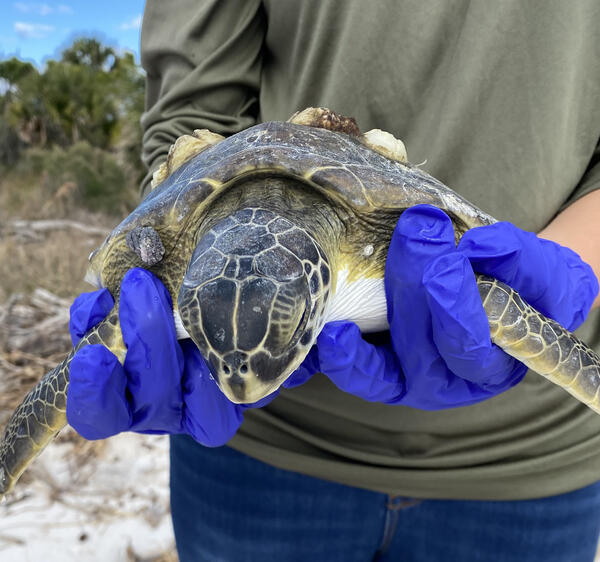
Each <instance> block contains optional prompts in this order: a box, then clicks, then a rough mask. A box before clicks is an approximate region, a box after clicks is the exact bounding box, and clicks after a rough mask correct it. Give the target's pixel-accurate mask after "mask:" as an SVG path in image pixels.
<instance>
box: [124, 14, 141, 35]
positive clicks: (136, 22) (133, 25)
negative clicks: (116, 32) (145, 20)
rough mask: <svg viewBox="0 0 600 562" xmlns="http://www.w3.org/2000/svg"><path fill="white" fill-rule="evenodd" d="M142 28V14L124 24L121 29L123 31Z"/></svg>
mask: <svg viewBox="0 0 600 562" xmlns="http://www.w3.org/2000/svg"><path fill="white" fill-rule="evenodd" d="M141 26H142V14H139V15H138V16H135V17H134V18H131V19H130V20H128V21H125V22H123V23H122V24H121V25H120V26H119V27H120V28H121V29H123V30H125V31H126V30H128V29H139V28H140V27H141Z"/></svg>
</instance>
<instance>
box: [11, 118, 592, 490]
mask: <svg viewBox="0 0 600 562" xmlns="http://www.w3.org/2000/svg"><path fill="white" fill-rule="evenodd" d="M310 111H311V115H313V116H314V115H316V117H317V119H315V120H314V121H311V119H312V117H311V118H309V119H308V120H306V119H305V120H304V121H303V120H302V119H296V116H295V117H294V118H293V119H292V121H293V122H292V123H289V122H288V123H282V122H272V123H264V124H261V125H257V126H255V127H252V128H250V129H247V130H245V131H242V132H241V133H238V134H237V135H234V136H232V137H229V138H228V139H224V140H221V139H220V137H218V136H217V135H211V134H210V133H208V134H206V132H205V131H204V132H202V131H200V132H199V133H200V134H199V136H198V137H197V139H196V140H194V143H195V144H194V146H198V147H200V148H199V149H198V150H196V149H195V148H194V149H192V150H188V152H190V153H191V156H192V158H191V159H189V160H187V161H186V159H187V158H188V155H187V153H185V151H182V152H181V153H179V155H177V154H173V156H174V160H176V161H177V165H178V166H179V167H178V168H177V169H175V170H169V171H168V173H166V174H165V173H163V177H164V178H166V179H164V181H162V183H161V184H160V185H159V186H158V187H156V189H155V190H154V191H153V192H152V193H150V195H149V196H148V197H147V198H146V199H145V200H144V201H143V202H142V203H141V204H140V205H139V207H138V208H137V209H136V210H135V211H134V212H133V213H132V214H131V215H130V216H129V217H127V218H126V219H125V220H124V221H123V222H122V223H121V224H120V225H119V226H117V227H116V228H115V229H114V231H113V232H112V233H111V234H110V235H109V236H108V238H107V240H106V241H105V242H104V244H103V245H102V246H101V247H100V248H99V249H98V250H97V251H96V252H94V253H93V254H92V256H91V267H90V270H89V274H90V279H91V280H95V281H97V282H99V284H101V285H103V286H106V287H107V288H108V289H109V290H110V291H111V293H112V294H113V296H114V297H115V300H116V305H115V308H114V309H113V311H112V312H111V313H110V314H109V316H108V317H107V318H106V319H105V320H104V321H103V322H102V323H100V324H99V325H98V326H97V327H96V328H94V329H93V330H92V331H90V333H88V334H87V335H86V336H85V337H84V338H83V339H82V341H81V342H80V343H79V345H78V346H77V347H76V349H75V350H74V351H73V352H72V353H71V355H70V356H69V357H68V358H67V359H65V361H64V362H63V363H62V364H61V365H60V366H58V367H57V368H56V369H54V370H53V371H51V372H50V373H48V374H47V375H46V376H45V377H44V378H43V379H42V381H41V382H40V383H39V384H38V385H37V386H36V387H35V388H34V389H33V390H32V391H31V392H30V393H29V394H28V395H27V397H26V398H25V400H24V402H23V403H22V404H21V406H19V407H18V408H17V410H16V411H15V413H14V414H13V416H12V417H11V419H10V421H9V424H8V426H7V429H6V432H5V435H4V439H3V441H2V442H1V443H0V495H1V494H4V493H5V492H7V491H8V490H10V488H11V487H12V486H13V485H14V483H15V481H16V480H17V478H18V476H19V475H20V473H21V472H22V471H23V470H24V469H25V468H26V466H27V465H28V464H29V463H30V462H31V460H33V458H34V457H35V456H36V455H37V454H38V453H39V452H40V451H41V450H42V449H43V447H44V446H45V445H47V443H49V442H50V441H51V439H52V438H53V437H54V435H55V434H56V433H57V432H58V431H59V430H60V428H61V427H62V426H64V424H65V423H66V416H65V411H64V407H65V403H66V392H67V386H68V378H69V377H68V369H69V363H70V360H71V357H72V356H73V354H74V353H75V352H76V351H77V350H78V349H80V348H81V347H82V346H84V345H87V344H90V343H102V344H104V345H106V347H107V348H109V349H110V350H111V351H113V352H114V353H115V354H116V355H117V357H119V359H120V360H121V361H122V360H123V359H124V356H125V349H124V345H123V341H122V337H121V334H120V328H119V325H118V291H119V285H120V281H121V279H122V277H123V276H124V274H125V273H126V271H127V270H129V269H130V268H132V267H147V268H148V269H149V270H151V271H153V272H154V273H156V274H157V275H158V276H159V277H160V278H161V280H163V282H164V283H165V285H166V286H167V289H168V290H169V291H170V293H171V295H172V296H173V297H174V302H175V300H176V299H175V297H176V296H177V294H178V293H179V290H180V288H181V286H182V284H183V285H185V281H184V278H185V277H186V276H187V275H190V273H189V269H188V265H189V261H190V258H191V256H192V254H193V252H194V248H196V246H197V244H198V242H199V233H200V234H205V233H206V232H207V231H208V230H209V229H210V228H212V227H213V226H214V225H215V224H217V222H218V221H219V220H223V219H224V218H225V217H223V216H221V217H219V218H218V220H217V219H213V217H212V215H213V214H214V213H211V211H212V210H213V203H215V202H218V201H219V200H221V201H222V200H223V197H226V195H225V196H224V194H227V193H230V192H233V191H235V190H234V189H230V188H233V187H235V186H237V185H239V184H240V183H241V182H243V181H245V180H246V179H252V178H254V179H257V178H264V179H265V181H266V182H268V183H269V184H270V185H271V186H273V189H275V191H277V189H279V190H280V191H279V192H278V193H283V191H282V189H284V188H285V187H286V184H287V187H288V188H289V189H290V190H292V191H293V190H294V189H299V190H300V191H302V190H313V191H314V192H318V193H319V194H320V195H321V196H322V202H321V203H323V202H325V203H326V204H328V207H329V210H330V211H331V213H329V215H331V216H327V214H328V213H325V215H324V216H321V217H320V219H322V220H323V224H321V225H318V226H319V228H320V229H321V233H320V236H321V238H320V239H319V242H322V246H323V248H321V247H318V252H319V254H320V258H321V259H322V260H324V261H325V262H326V263H328V264H329V265H330V266H331V271H329V270H327V271H325V272H323V271H321V270H320V269H319V275H320V282H321V283H322V284H323V286H325V285H326V283H323V281H324V280H326V281H327V282H328V283H329V286H330V287H331V289H329V288H327V289H326V290H325V291H324V296H325V297H326V298H329V293H330V290H331V291H333V290H335V284H336V283H335V279H334V278H333V276H334V275H335V274H336V271H339V268H340V265H342V260H341V259H340V256H339V254H340V253H341V254H342V255H343V257H344V259H345V260H346V264H345V265H346V266H347V265H350V266H351V267H352V268H353V269H355V270H356V271H359V273H360V274H362V275H367V276H371V277H376V278H377V277H379V278H381V277H382V275H383V264H384V261H385V254H386V242H389V237H390V236H391V231H392V230H393V225H394V224H395V220H396V219H397V217H398V216H399V214H400V213H401V212H402V211H403V210H404V209H406V208H408V207H411V206H413V205H416V204H422V203H428V204H430V205H434V206H436V207H439V208H441V209H442V210H444V211H446V212H447V213H448V214H449V215H450V216H451V218H452V219H453V223H454V225H455V230H456V233H457V238H459V237H460V236H461V235H462V233H463V232H464V231H466V230H467V229H469V228H473V227H476V226H481V225H486V224H492V223H493V222H495V219H493V218H492V217H491V216H489V215H487V214H485V213H484V212H482V211H481V210H479V209H477V208H476V207H475V206H473V205H471V204H470V203H469V202H468V201H466V200H465V199H463V198H462V197H460V196H459V195H457V194H456V193H454V192H453V191H452V190H450V189H449V188H447V187H446V186H444V185H443V184H441V183H440V182H438V181H437V180H436V179H434V178H432V177H431V176H429V175H428V174H426V173H425V172H423V171H422V170H420V169H419V168H418V167H413V166H410V165H409V164H408V163H406V162H405V161H404V160H403V159H401V158H395V157H393V150H392V152H391V153H390V151H388V150H387V149H386V148H385V147H384V149H383V150H380V149H379V146H380V145H378V144H377V143H378V142H379V141H380V140H381V138H382V137H381V135H379V134H378V132H377V131H369V132H368V133H365V135H363V136H362V137H361V136H360V135H359V134H358V132H357V131H355V130H354V129H352V131H345V129H344V127H345V126H346V125H347V124H348V123H350V121H349V120H345V121H344V119H343V118H342V119H337V118H336V119H334V118H330V117H331V115H330V114H331V113H332V112H330V111H329V110H326V109H314V108H313V109H311V110H310ZM302 113H304V112H302ZM300 117H302V114H301V115H300ZM336 123H345V125H344V127H342V128H341V131H342V132H336V130H335V128H336V127H337V126H338V125H336ZM311 124H312V125H315V126H310V125H311ZM350 124H351V123H350ZM307 125H309V126H307ZM319 127H326V128H319ZM331 129H334V130H331ZM348 132H350V133H351V134H346V133H348ZM195 133H196V131H195ZM372 133H375V134H372ZM384 135H385V133H384ZM199 138H208V139H209V141H208V142H206V143H204V142H203V141H200V142H197V140H198V139H199ZM368 139H375V140H374V142H373V143H372V142H371V140H368ZM394 140H395V139H394ZM382 142H383V144H384V145H385V143H386V142H387V141H385V139H384V141H382ZM397 142H399V141H397ZM178 143H179V145H180V146H182V145H183V144H185V143H183V142H180V141H178ZM178 143H176V145H175V146H177V144H178ZM211 145H212V146H211ZM189 146H190V145H189V144H188V149H189ZM194 151H196V152H199V151H200V153H199V154H197V156H193V154H194ZM173 152H176V151H173ZM383 154H386V156H389V155H390V154H392V157H391V158H388V157H386V156H383ZM170 156H171V155H170ZM175 156H178V158H175ZM182 162H183V163H182ZM267 178H268V179H267ZM274 178H277V179H274ZM282 186H283V187H282ZM254 187H256V185H255V186H254ZM303 201H304V200H303V198H302V197H301V196H298V197H297V200H296V203H297V205H299V206H300V207H301V206H302V204H303ZM230 203H231V201H230ZM221 210H222V209H221ZM238 210H239V211H241V212H242V213H243V212H244V211H243V210H242V209H238ZM251 212H252V213H254V214H253V216H254V217H255V218H256V217H257V216H258V213H257V211H256V210H255V211H251ZM306 214H307V213H302V212H301V209H300V212H298V213H297V214H296V218H298V219H299V220H300V222H302V220H301V219H303V215H306ZM333 215H335V216H333ZM330 220H331V223H330ZM211 221H212V222H211ZM352 221H353V222H352ZM304 222H306V223H311V222H312V223H313V224H312V226H315V227H316V226H317V225H316V222H318V217H309V218H308V219H304ZM349 223H351V224H349ZM273 224H274V225H275V223H273ZM201 226H202V228H200V227H201ZM327 226H332V228H333V230H335V233H336V234H335V236H336V238H335V240H333V239H331V237H329V238H330V239H327V236H325V237H324V238H323V232H325V231H327V228H326V227H327ZM148 228H150V229H152V230H154V231H155V232H156V234H157V235H158V239H159V241H160V247H158V248H153V247H152V244H153V242H152V240H153V239H154V238H157V237H156V236H154V235H152V234H151V232H150V231H148V230H147V229H148ZM319 228H318V229H317V230H319ZM134 232H135V233H138V234H140V235H141V234H142V233H150V235H144V240H146V242H147V244H149V245H150V251H147V252H146V254H148V256H151V258H152V259H151V262H149V263H145V258H144V252H140V251H137V250H139V249H140V248H138V246H140V244H138V242H137V240H138V238H137V234H136V235H133V234H131V233H134ZM357 233H358V234H357ZM361 233H363V234H364V233H369V234H370V235H371V234H374V233H375V234H376V236H374V237H373V238H374V240H375V241H376V242H377V247H373V246H372V245H370V244H369V246H368V247H369V251H368V252H363V250H364V248H365V246H364V242H363V243H362V245H360V242H361V240H360V238H361V236H360V234H361ZM128 235H129V236H128ZM352 236H354V237H355V238H358V240H352V241H351V242H352V243H349V242H348V239H350V238H352ZM128 239H129V242H128ZM146 242H145V243H146ZM336 243H337V246H338V247H339V246H345V247H344V249H343V250H340V249H339V248H338V250H337V254H338V255H333V257H332V255H330V254H327V253H328V252H332V253H333V254H336ZM136 248H137V250H136ZM344 252H345V254H344ZM325 254H327V255H325ZM326 258H327V259H326ZM99 264H100V265H99ZM106 264H108V265H106ZM240 264H241V260H240ZM224 267H225V269H224V270H222V271H223V272H225V270H227V265H225V266H224ZM236 267H239V264H238V266H236ZM313 269H314V271H313V272H312V274H316V272H317V270H316V268H314V266H313ZM233 273H234V272H233V270H230V271H228V274H233ZM307 273H309V272H307ZM330 277H331V278H330ZM477 283H478V287H479V290H480V294H481V297H482V302H483V306H484V309H485V311H486V314H487V316H488V318H489V321H490V332H491V335H492V340H493V341H494V342H495V343H496V344H498V345H499V346H500V347H502V349H504V350H505V351H506V352H507V353H509V354H510V355H513V356H514V357H516V358H517V359H519V360H521V361H523V362H524V363H525V364H526V365H527V366H529V367H530V368H531V369H533V370H534V371H537V372H539V373H540V374H542V375H544V376H546V377H547V378H548V379H549V380H551V381H553V382H555V383H556V384H559V385H560V386H563V387H564V388H565V389H566V390H567V391H568V392H570V393H571V394H573V395H574V396H575V397H576V398H577V399H578V400H580V401H581V402H583V403H585V404H587V405H588V406H590V407H591V408H592V409H594V410H595V411H597V412H599V413H600V403H599V401H600V398H599V396H598V394H599V389H600V358H598V356H597V355H596V354H595V353H594V352H593V351H592V350H591V349H589V348H588V347H587V346H585V345H584V344H583V343H582V342H580V341H578V340H577V339H576V338H575V337H574V336H573V335H571V334H570V333H569V332H567V331H566V330H564V328H562V327H561V326H560V325H558V324H557V323H555V322H553V321H551V320H548V319H547V318H545V317H543V316H542V315H541V314H540V313H539V312H537V311H535V310H534V309H532V308H531V307H530V306H529V305H527V303H525V302H524V301H523V300H522V299H521V298H520V296H519V295H518V294H517V293H516V292H515V291H514V290H512V289H511V288H510V287H508V286H506V285H504V284H503V283H500V282H499V281H497V280H495V279H491V278H488V277H485V276H481V275H477ZM190 300H193V299H191V298H190ZM181 302H182V303H183V304H184V305H185V302H186V299H185V298H184V299H182V301H181ZM182 312H183V313H184V315H185V314H190V311H189V310H184V311H182ZM319 313H320V314H323V309H322V308H319V307H316V308H314V309H313V310H311V311H310V320H312V321H314V320H315V319H314V318H313V316H317V315H318V314H319ZM199 317H200V314H199V313H198V318H199ZM321 325H322V324H321ZM311 335H313V334H311ZM300 341H302V340H300ZM304 343H306V344H307V345H308V344H310V342H308V341H306V342H304Z"/></svg>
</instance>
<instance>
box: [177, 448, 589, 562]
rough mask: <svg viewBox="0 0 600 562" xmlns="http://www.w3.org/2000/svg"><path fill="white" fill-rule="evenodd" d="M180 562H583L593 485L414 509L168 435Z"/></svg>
mask: <svg viewBox="0 0 600 562" xmlns="http://www.w3.org/2000/svg"><path fill="white" fill-rule="evenodd" d="M171 508H172V513H173V524H174V528H175V538H176V541H177V549H178V552H179V557H180V561H181V562H203V561H206V562H221V561H223V562H225V561H227V562H254V561H257V562H258V561H260V562H269V561H273V562H275V561H276V562H292V561H303V562H304V561H309V562H321V561H323V562H354V561H356V562H367V561H378V562H379V561H381V562H383V561H391V560H398V561H399V560H402V561H410V562H438V561H440V562H442V561H443V562H455V561H460V562H471V561H473V562H475V561H479V560H481V561H485V562H513V561H514V562H521V561H523V562H542V561H543V562H563V561H564V562H592V561H593V560H594V554H595V551H596V545H597V541H598V534H599V531H600V482H599V483H596V484H593V485H591V486H588V487H586V488H583V489H581V490H577V491H575V492H570V493H567V494H562V495H559V496H552V497H549V498H542V499H536V500H521V501H456V500H419V499H414V498H406V497H392V496H388V495H386V494H381V493H377V492H371V491H368V490H362V489H359V488H352V487H348V486H344V485H341V484H336V483H332V482H327V481H324V480H319V479H317V478H312V477H310V476H305V475H302V474H297V473H294V472H289V471H286V470H281V469H278V468H274V467H272V466H269V465H267V464H264V463H262V462H259V461H257V460H255V459H252V458H251V457H248V456H246V455H243V454H241V453H238V452H237V451H234V450H233V449H230V448H228V447H221V448H218V449H209V448H205V447H202V446H201V445H198V444H197V443H196V442H194V441H193V440H192V439H191V438H189V437H187V436H173V437H171Z"/></svg>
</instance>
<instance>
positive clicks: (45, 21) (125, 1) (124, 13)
mask: <svg viewBox="0 0 600 562" xmlns="http://www.w3.org/2000/svg"><path fill="white" fill-rule="evenodd" d="M165 1H168V0H165ZM143 10H144V1H143V0H58V1H56V2H55V1H52V0H47V1H46V2H28V1H22V2H13V1H11V0H0V13H1V14H2V16H1V17H0V60H2V59H5V58H10V57H11V56H13V55H15V56H18V57H19V58H21V59H24V60H28V61H30V62H33V63H35V64H37V65H38V66H42V65H43V63H44V61H45V59H47V58H57V57H59V56H60V52H61V51H62V49H64V48H65V47H67V46H68V45H70V44H71V42H72V41H73V39H74V38H75V37H78V36H82V35H86V36H90V35H92V36H94V37H96V38H98V39H100V40H101V41H102V42H103V43H104V44H107V45H110V46H113V47H117V48H122V49H126V50H129V51H133V52H134V53H135V54H136V59H137V60H139V57H138V53H139V37H140V24H141V19H142V12H143Z"/></svg>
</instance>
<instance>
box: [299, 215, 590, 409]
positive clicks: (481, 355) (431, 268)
mask: <svg viewBox="0 0 600 562" xmlns="http://www.w3.org/2000/svg"><path fill="white" fill-rule="evenodd" d="M473 270H475V271H478V272H480V273H484V274H488V275H490V276H492V277H495V278H497V279H499V280H501V281H504V282H505V283H507V284H509V285H510V286H512V287H513V288H514V289H516V290H517V291H518V292H519V293H520V294H521V296H522V297H523V298H524V299H525V300H526V301H527V302H528V303H529V304H531V305H532V306H533V307H535V308H536V309H538V310H539V311H540V312H542V313H543V314H545V315H546V316H548V317H550V318H553V319H555V320H556V321H558V322H559V323H561V324H562V325H563V326H565V327H566V328H568V329H569V330H573V329H575V328H576V327H577V326H579V325H580V324H581V323H582V322H583V320H584V319H585V317H586V315H587V313H588V312H589V309H590V307H591V305H592V303H593V301H594V299H595V297H596V295H597V293H598V281H597V279H596V277H595V275H594V273H593V271H592V269H591V268H590V267H589V266H588V265H587V264H585V263H584V262H583V261H582V260H581V259H580V258H579V256H578V255H577V254H575V252H573V251H571V250H569V249H568V248H565V247H562V246H559V245H558V244H555V243H554V242H550V241H548V240H543V239H540V238H538V237H537V236H536V235H535V234H533V233H530V232H525V231H523V230H521V229H519V228H517V227H516V226H514V225H512V224H510V223H506V222H501V223H497V224H494V225H491V226H484V227H480V228H475V229H472V230H470V231H468V232H467V233H466V234H465V235H464V236H463V237H462V239H461V240H460V242H459V244H458V246H457V247H455V242H454V232H453V228H452V223H451V221H450V219H449V218H448V216H447V215H445V214H444V213H443V212H442V211H440V210H439V209H437V208H435V207H431V206H427V205H419V206H417V207H413V208H411V209H408V210H407V211H405V212H404V213H403V215H402V216H401V217H400V219H399V221H398V224H397V226H396V229H395V231H394V234H393V237H392V240H391V244H390V248H389V251H388V259H387V263H386V271H385V290H386V297H387V302H388V319H389V323H390V333H391V345H384V346H373V345H371V344H369V343H367V342H366V341H364V340H363V339H362V337H361V334H360V331H359V329H358V327H357V326H356V325H355V324H352V323H347V322H334V323H331V324H327V325H325V327H324V328H323V330H322V332H321V334H320V335H319V337H318V339H317V344H316V346H315V347H313V349H312V350H311V352H310V353H309V355H308V357H307V359H306V361H305V362H304V364H303V369H304V371H305V373H308V374H310V373H313V372H318V371H321V372H323V373H324V374H326V375H327V376H328V377H329V378H330V379H331V380H332V381H333V382H334V383H335V384H336V385H337V386H338V387H339V388H341V389H342V390H344V391H346V392H349V393H351V394H354V395H356V396H359V397H361V398H363V399H365V400H369V401H377V402H384V403H387V404H403V405H406V406H412V407H415V408H420V409H424V410H438V409H443V408H451V407H456V406H464V405H468V404H474V403H476V402H479V401H481V400H484V399H486V398H489V397H491V396H494V395H496V394H498V393H500V392H503V391H505V390H507V389H508V388H510V387H512V386H513V385H515V384H517V383H518V382H519V381H520V380H521V379H522V378H523V376H524V374H525V372H526V370H527V368H526V367H525V366H524V365H523V364H521V363H520V362H518V361H517V360H515V359H513V358H512V357H510V356H508V355H507V354H505V353H504V352H503V351H502V350H501V349H500V348H498V347H497V346H495V345H493V344H492V343H491V341H490V333H489V325H488V321H487V317H486V315H485V312H484V310H483V306H482V304H481V299H480V297H479V292H478V289H477V285H476V282H475V277H474V273H473ZM304 378H307V375H306V374H305V377H304Z"/></svg>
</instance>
